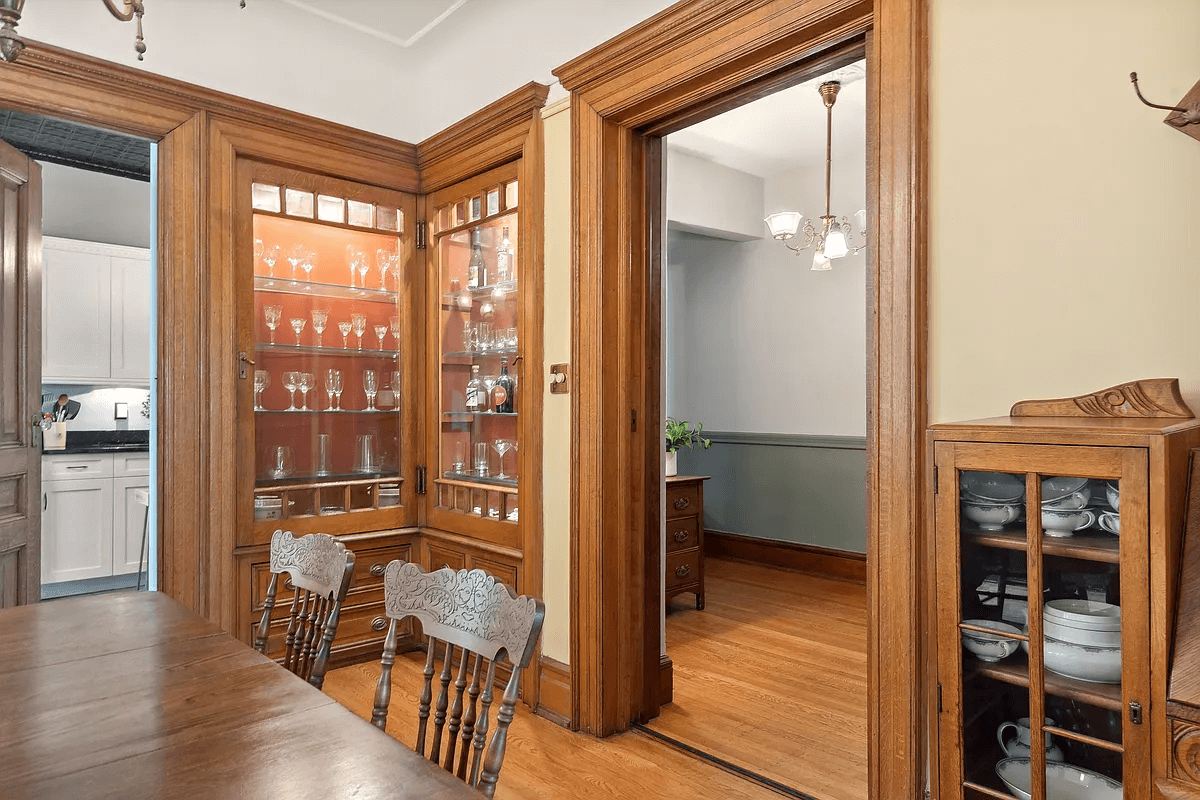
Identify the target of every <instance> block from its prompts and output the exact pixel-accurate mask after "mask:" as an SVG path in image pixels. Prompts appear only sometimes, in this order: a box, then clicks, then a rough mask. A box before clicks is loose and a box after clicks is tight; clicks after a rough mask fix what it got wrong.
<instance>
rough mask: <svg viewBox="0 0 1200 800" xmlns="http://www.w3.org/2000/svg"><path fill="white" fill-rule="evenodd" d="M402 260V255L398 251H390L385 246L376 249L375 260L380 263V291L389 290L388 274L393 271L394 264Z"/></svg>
mask: <svg viewBox="0 0 1200 800" xmlns="http://www.w3.org/2000/svg"><path fill="white" fill-rule="evenodd" d="M399 260H400V256H399V255H398V254H396V253H391V252H388V251H387V250H384V249H383V248H380V249H378V250H376V251H375V261H376V263H377V264H378V265H379V291H381V292H386V291H387V276H388V273H389V272H391V271H392V269H393V266H394V265H395V264H396V262H397V261H399Z"/></svg>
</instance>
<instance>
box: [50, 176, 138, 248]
mask: <svg viewBox="0 0 1200 800" xmlns="http://www.w3.org/2000/svg"><path fill="white" fill-rule="evenodd" d="M41 166H42V233H43V234H44V235H46V236H61V237H62V238H64V239H79V240H81V241H85V242H103V243H105V244H123V245H127V246H129V247H149V246H150V223H151V209H150V184H149V183H148V182H145V181H135V180H132V179H131V178H118V177H116V176H115V175H105V174H103V173H100V172H89V171H87V170H82V169H75V168H74V167H64V166H62V165H60V164H50V163H47V162H41Z"/></svg>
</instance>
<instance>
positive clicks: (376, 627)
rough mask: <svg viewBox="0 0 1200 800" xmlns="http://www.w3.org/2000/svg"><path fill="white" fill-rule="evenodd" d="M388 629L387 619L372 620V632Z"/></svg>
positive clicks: (377, 618)
mask: <svg viewBox="0 0 1200 800" xmlns="http://www.w3.org/2000/svg"><path fill="white" fill-rule="evenodd" d="M386 627H387V617H376V618H375V619H373V620H371V630H373V631H381V630H383V629H384V628H386Z"/></svg>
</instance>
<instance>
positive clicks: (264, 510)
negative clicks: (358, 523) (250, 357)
mask: <svg viewBox="0 0 1200 800" xmlns="http://www.w3.org/2000/svg"><path fill="white" fill-rule="evenodd" d="M289 191H290V190H289ZM309 196H310V197H311V195H309ZM326 199H328V198H322V200H326ZM254 238H255V264H254V272H255V277H254V313H255V316H254V340H255V353H254V361H255V362H256V363H255V373H254V386H255V395H254V408H255V415H254V416H255V448H256V462H255V464H256V475H255V478H256V488H255V519H282V518H290V517H303V516H312V515H334V514H344V513H352V512H354V511H361V510H367V509H374V508H376V507H382V506H387V505H396V504H397V503H398V488H397V487H398V483H397V481H398V479H399V475H400V455H401V454H400V423H401V409H400V405H401V404H400V398H399V397H398V396H397V395H398V388H399V385H400V380H399V379H400V374H399V370H400V369H401V368H402V366H403V365H402V364H400V359H399V355H398V349H399V336H400V333H401V331H402V330H404V328H403V327H402V325H403V323H404V322H405V321H406V320H407V316H406V315H407V314H408V313H410V310H409V309H406V308H402V307H401V306H400V304H399V302H398V297H399V293H398V292H399V289H400V288H401V287H400V286H398V283H397V282H398V281H402V280H406V279H407V278H406V276H405V275H403V273H402V271H401V269H400V268H399V267H400V255H399V254H400V252H401V251H400V245H401V243H400V240H399V238H398V236H396V235H394V234H392V235H388V234H380V233H374V232H368V231H355V230H348V229H346V228H344V227H335V226H333V225H323V224H320V223H316V222H308V221H301V220H295V219H286V218H280V217H274V216H269V215H264V214H256V215H255V216H254ZM352 266H353V269H352V268H351V267H352Z"/></svg>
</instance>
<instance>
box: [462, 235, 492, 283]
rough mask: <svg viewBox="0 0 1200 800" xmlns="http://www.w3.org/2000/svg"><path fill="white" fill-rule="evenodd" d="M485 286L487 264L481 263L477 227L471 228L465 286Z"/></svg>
mask: <svg viewBox="0 0 1200 800" xmlns="http://www.w3.org/2000/svg"><path fill="white" fill-rule="evenodd" d="M480 286H487V265H486V264H484V263H483V245H482V244H480V243H479V228H473V229H472V230H471V261H470V263H469V264H467V288H468V289H478V288H479V287H480Z"/></svg>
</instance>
